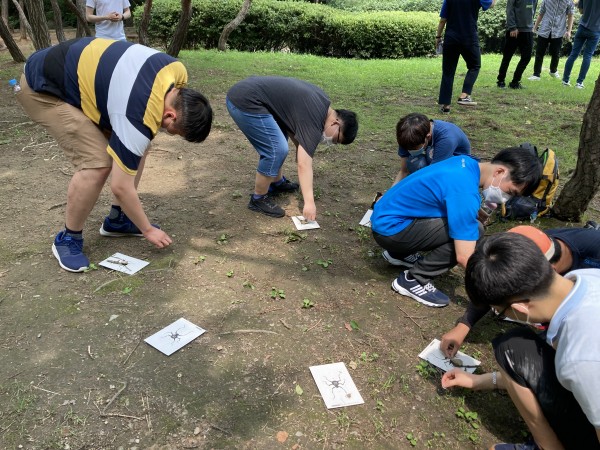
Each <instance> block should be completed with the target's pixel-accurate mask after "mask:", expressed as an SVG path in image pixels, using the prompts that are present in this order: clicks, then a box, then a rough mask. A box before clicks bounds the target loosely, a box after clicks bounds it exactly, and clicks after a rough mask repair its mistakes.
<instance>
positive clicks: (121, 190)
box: [110, 161, 173, 248]
mask: <svg viewBox="0 0 600 450" xmlns="http://www.w3.org/2000/svg"><path fill="white" fill-rule="evenodd" d="M111 173H112V175H111V182H110V188H111V190H112V193H113V195H114V196H115V198H116V199H117V201H118V202H119V204H120V205H121V208H122V209H123V211H125V214H127V217H129V218H130V219H131V221H132V222H133V223H134V224H135V225H136V226H137V227H138V228H139V229H140V231H141V232H142V234H143V235H144V237H145V238H146V239H147V240H148V241H150V242H151V243H152V244H154V245H156V246H157V247H158V248H163V247H167V246H168V245H169V244H171V242H173V241H172V240H171V238H170V237H169V235H168V234H167V233H165V232H164V231H162V230H161V229H158V228H155V227H153V226H152V225H151V224H150V221H149V220H148V217H147V216H146V213H145V212H144V209H143V207H142V204H141V202H140V198H139V197H138V194H137V191H136V189H135V176H133V175H129V174H128V173H125V172H124V171H123V170H122V169H121V168H120V167H119V165H118V164H117V163H116V162H115V161H113V166H112V172H111Z"/></svg>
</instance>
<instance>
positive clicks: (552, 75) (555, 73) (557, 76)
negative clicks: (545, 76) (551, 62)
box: [550, 70, 560, 78]
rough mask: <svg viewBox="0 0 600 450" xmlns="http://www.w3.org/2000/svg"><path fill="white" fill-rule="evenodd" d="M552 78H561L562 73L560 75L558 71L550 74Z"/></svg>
mask: <svg viewBox="0 0 600 450" xmlns="http://www.w3.org/2000/svg"><path fill="white" fill-rule="evenodd" d="M550 76H551V77H554V78H560V73H558V70H557V71H556V72H550Z"/></svg>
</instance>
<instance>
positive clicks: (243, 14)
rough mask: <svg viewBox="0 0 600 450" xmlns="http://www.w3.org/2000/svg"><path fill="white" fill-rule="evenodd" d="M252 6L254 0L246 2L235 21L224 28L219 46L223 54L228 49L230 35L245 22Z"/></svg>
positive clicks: (245, 0)
mask: <svg viewBox="0 0 600 450" xmlns="http://www.w3.org/2000/svg"><path fill="white" fill-rule="evenodd" d="M250 6H252V0H244V3H242V7H241V9H240V12H238V14H237V16H235V19H233V20H232V21H231V22H229V23H228V24H227V25H225V27H224V28H223V31H222V32H221V37H219V43H218V44H217V48H218V49H219V50H221V51H222V52H224V51H225V50H226V49H227V39H229V35H230V34H231V33H232V32H233V30H235V29H236V28H237V27H238V26H239V25H240V23H242V22H243V21H244V19H245V18H246V15H247V14H248V11H249V10H250Z"/></svg>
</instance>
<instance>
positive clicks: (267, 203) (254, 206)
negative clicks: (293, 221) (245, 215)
mask: <svg viewBox="0 0 600 450" xmlns="http://www.w3.org/2000/svg"><path fill="white" fill-rule="evenodd" d="M248 208H249V209H251V210H252V211H256V212H259V213H263V214H265V215H267V216H271V217H283V216H285V211H284V210H283V208H282V207H281V206H279V205H278V204H277V203H275V202H274V201H273V199H272V198H271V197H270V196H269V195H268V194H267V195H264V196H262V197H261V198H259V199H254V197H252V194H250V202H249V203H248Z"/></svg>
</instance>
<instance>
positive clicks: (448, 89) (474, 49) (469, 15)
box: [435, 0, 496, 113]
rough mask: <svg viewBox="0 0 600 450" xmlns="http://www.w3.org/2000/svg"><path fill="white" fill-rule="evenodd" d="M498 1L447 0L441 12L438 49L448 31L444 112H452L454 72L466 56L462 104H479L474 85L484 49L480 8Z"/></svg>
mask: <svg viewBox="0 0 600 450" xmlns="http://www.w3.org/2000/svg"><path fill="white" fill-rule="evenodd" d="M495 4H496V0H444V3H443V4H442V9H441V11H440V23H439V25H438V29H437V36H436V37H435V45H436V48H437V47H438V45H439V44H440V42H442V33H443V32H444V28H445V29H446V33H445V34H444V38H443V51H442V82H441V84H440V96H439V100H438V103H439V104H440V105H441V106H440V111H441V112H443V113H449V112H450V103H451V101H452V87H453V84H454V74H455V73H456V66H457V65H458V58H459V56H462V57H463V59H464V60H465V63H466V64H467V75H466V76H465V81H464V82H463V88H462V92H461V94H460V96H459V97H458V104H459V105H464V106H472V105H476V104H477V103H476V102H474V101H473V100H472V99H471V92H472V90H473V85H474V84H475V81H477V76H478V75H479V69H480V68H481V49H480V48H479V36H478V35H477V17H478V16H479V10H480V9H483V10H484V11H486V10H487V9H489V8H491V7H493V6H494V5H495Z"/></svg>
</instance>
